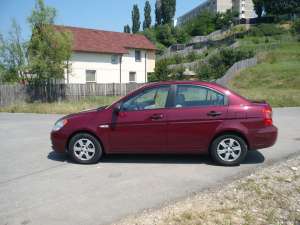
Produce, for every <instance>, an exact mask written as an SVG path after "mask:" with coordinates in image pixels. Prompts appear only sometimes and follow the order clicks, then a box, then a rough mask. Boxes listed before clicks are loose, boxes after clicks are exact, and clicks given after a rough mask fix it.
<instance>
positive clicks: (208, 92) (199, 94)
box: [175, 85, 225, 108]
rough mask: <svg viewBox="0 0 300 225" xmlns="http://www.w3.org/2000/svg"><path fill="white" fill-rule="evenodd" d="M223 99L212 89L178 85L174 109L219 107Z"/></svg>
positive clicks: (222, 103) (222, 96)
mask: <svg viewBox="0 0 300 225" xmlns="http://www.w3.org/2000/svg"><path fill="white" fill-rule="evenodd" d="M224 104H225V97H224V95H222V94H221V93H219V92H216V91H214V90H212V89H209V88H206V87H202V86H196V85H178V86H177V91H176V95H175V107H176V108H186V107H200V106H221V105H224Z"/></svg>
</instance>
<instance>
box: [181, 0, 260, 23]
mask: <svg viewBox="0 0 300 225" xmlns="http://www.w3.org/2000/svg"><path fill="white" fill-rule="evenodd" d="M204 10H208V11H210V12H213V13H218V12H219V13H224V12H226V11H227V10H234V11H237V12H238V13H239V18H240V19H250V18H255V17H257V15H256V13H255V11H254V4H253V0H206V1H204V2H202V3H201V4H200V5H198V6H197V7H195V8H194V9H192V10H190V11H189V12H187V13H185V14H184V15H182V16H180V17H179V18H178V19H177V25H182V24H184V23H186V22H188V21H189V20H191V19H193V18H195V17H197V16H198V15H199V14H200V13H201V12H203V11H204Z"/></svg>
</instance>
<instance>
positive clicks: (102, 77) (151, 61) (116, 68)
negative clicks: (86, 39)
mask: <svg viewBox="0 0 300 225" xmlns="http://www.w3.org/2000/svg"><path fill="white" fill-rule="evenodd" d="M145 52H146V51H141V57H142V58H141V61H140V62H136V61H135V50H134V49H132V50H129V53H128V54H124V55H123V57H122V76H121V81H122V83H129V73H130V72H136V82H137V83H144V82H147V77H146V76H145V66H146V73H149V72H153V71H154V67H155V53H154V52H151V51H147V56H146V57H147V61H146V63H145ZM111 56H112V55H111V54H98V53H82V52H74V53H73V54H72V57H71V60H70V63H71V71H70V74H69V75H67V74H66V81H67V80H69V83H75V84H85V83H86V70H95V71H96V82H97V83H119V82H120V63H117V64H112V63H111ZM67 76H68V77H69V79H67Z"/></svg>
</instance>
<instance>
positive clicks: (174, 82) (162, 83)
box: [144, 81, 228, 91]
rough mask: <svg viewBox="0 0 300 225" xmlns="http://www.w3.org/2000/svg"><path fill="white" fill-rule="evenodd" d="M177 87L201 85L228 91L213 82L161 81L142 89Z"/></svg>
mask: <svg viewBox="0 0 300 225" xmlns="http://www.w3.org/2000/svg"><path fill="white" fill-rule="evenodd" d="M174 84H175V85H178V84H190V85H203V86H206V87H211V88H216V89H218V90H223V91H224V90H228V89H227V88H226V87H223V86H221V85H219V84H217V83H213V82H206V81H161V82H154V83H149V84H145V85H144V87H151V86H157V85H174Z"/></svg>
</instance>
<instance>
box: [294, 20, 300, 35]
mask: <svg viewBox="0 0 300 225" xmlns="http://www.w3.org/2000/svg"><path fill="white" fill-rule="evenodd" d="M292 30H293V33H294V34H299V35H300V19H298V20H296V21H295V22H294V23H293V26H292Z"/></svg>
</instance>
